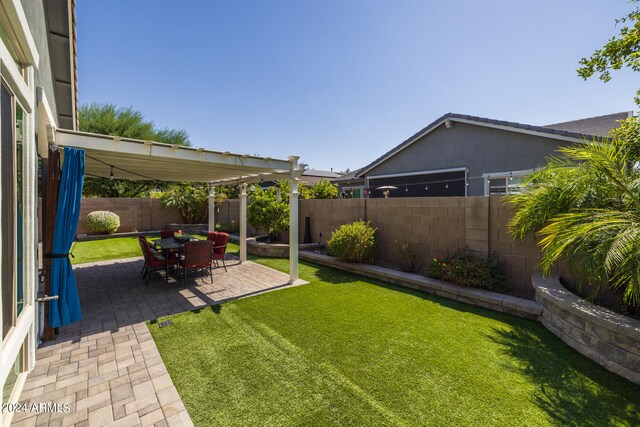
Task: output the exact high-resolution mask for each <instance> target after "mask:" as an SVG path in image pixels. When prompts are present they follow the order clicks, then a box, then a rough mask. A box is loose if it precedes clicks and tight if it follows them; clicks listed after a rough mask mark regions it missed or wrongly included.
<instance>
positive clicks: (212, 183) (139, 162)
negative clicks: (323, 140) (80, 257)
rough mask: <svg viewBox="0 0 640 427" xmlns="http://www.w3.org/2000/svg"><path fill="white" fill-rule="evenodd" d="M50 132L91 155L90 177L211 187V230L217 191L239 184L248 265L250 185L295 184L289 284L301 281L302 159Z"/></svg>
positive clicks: (55, 140) (54, 141) (59, 142)
mask: <svg viewBox="0 0 640 427" xmlns="http://www.w3.org/2000/svg"><path fill="white" fill-rule="evenodd" d="M47 131H48V132H47V135H48V137H47V139H48V144H49V146H50V148H51V147H55V146H58V147H73V148H80V149H83V150H84V151H85V175H87V176H95V177H104V178H110V177H114V178H119V179H131V180H158V181H176V182H184V181H189V182H201V183H208V184H209V231H213V230H214V226H215V218H214V212H215V205H214V196H215V190H214V189H215V187H216V186H218V185H228V184H239V185H240V262H244V261H246V260H247V184H248V183H251V182H259V181H260V180H261V179H267V180H274V179H287V180H289V188H290V193H289V267H290V273H289V274H290V278H289V281H290V283H292V284H293V283H295V282H296V281H297V280H298V180H299V177H300V175H302V172H303V171H304V168H305V165H303V164H299V163H298V159H299V157H297V156H289V158H288V159H287V160H282V159H273V158H270V157H259V156H252V155H246V154H234V153H231V152H229V151H224V152H222V151H213V150H206V149H203V148H192V147H185V146H179V145H170V144H162V143H158V142H154V141H141V140H136V139H130V138H120V137H113V136H107V135H98V134H92V133H86V132H78V131H71V130H63V129H54V128H49V129H47ZM60 151H62V150H58V152H60ZM49 164H51V162H49ZM49 174H51V171H49Z"/></svg>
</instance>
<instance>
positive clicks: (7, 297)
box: [0, 84, 16, 339]
mask: <svg viewBox="0 0 640 427" xmlns="http://www.w3.org/2000/svg"><path fill="white" fill-rule="evenodd" d="M0 143H1V144H2V148H1V149H0V157H1V161H2V174H1V177H0V180H1V182H2V184H1V185H0V186H1V188H2V207H1V211H0V224H1V227H2V228H1V229H2V239H1V240H2V242H1V243H0V251H1V253H2V338H3V339H4V338H5V337H6V336H7V333H8V332H9V330H10V329H11V328H12V327H13V325H14V323H15V304H14V301H15V299H16V292H15V289H16V286H15V285H16V282H15V277H14V273H15V268H14V266H15V249H16V241H15V237H16V232H15V215H14V213H15V208H14V201H15V184H14V180H15V176H16V175H15V156H14V145H13V96H12V94H11V92H9V89H7V87H6V86H5V85H4V84H2V85H1V86H0Z"/></svg>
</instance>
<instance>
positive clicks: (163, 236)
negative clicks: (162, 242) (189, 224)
mask: <svg viewBox="0 0 640 427" xmlns="http://www.w3.org/2000/svg"><path fill="white" fill-rule="evenodd" d="M173 234H174V231H173V230H162V231H160V238H161V239H166V238H168V237H173Z"/></svg>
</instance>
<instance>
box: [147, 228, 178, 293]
mask: <svg viewBox="0 0 640 427" xmlns="http://www.w3.org/2000/svg"><path fill="white" fill-rule="evenodd" d="M138 243H139V244H140V248H141V249H142V254H143V255H144V266H143V267H142V272H143V275H142V278H143V279H144V278H145V277H146V278H147V281H146V282H145V285H147V286H148V285H149V280H150V279H151V273H152V272H154V271H158V270H164V271H165V275H166V277H165V280H168V279H169V277H168V274H169V272H168V270H167V267H168V266H170V265H176V264H177V263H178V258H177V256H176V255H175V254H172V253H169V258H168V259H167V258H165V256H164V255H162V254H161V253H159V252H158V251H156V250H155V249H153V248H152V247H151V244H149V242H148V241H147V239H146V238H145V237H142V236H138Z"/></svg>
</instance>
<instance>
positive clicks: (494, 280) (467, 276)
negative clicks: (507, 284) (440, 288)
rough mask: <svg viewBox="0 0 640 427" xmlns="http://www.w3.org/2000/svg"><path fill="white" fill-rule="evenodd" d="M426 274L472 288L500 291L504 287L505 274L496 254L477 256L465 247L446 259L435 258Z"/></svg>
mask: <svg viewBox="0 0 640 427" xmlns="http://www.w3.org/2000/svg"><path fill="white" fill-rule="evenodd" d="M424 272H425V274H426V275H427V276H429V277H433V278H434V279H440V280H445V281H447V282H452V283H456V284H458V285H462V286H469V287H472V288H485V289H500V288H502V287H503V286H504V280H505V279H504V274H503V273H502V267H501V264H500V262H499V261H498V257H497V255H496V254H495V253H492V254H490V255H489V256H488V257H486V258H485V257H479V256H477V255H476V254H475V253H474V252H473V251H472V250H471V249H469V247H467V246H465V247H464V248H462V249H458V250H457V251H455V252H453V253H448V252H447V254H446V255H445V256H444V257H439V258H433V259H432V260H430V261H429V262H427V265H426V266H425V269H424Z"/></svg>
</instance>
